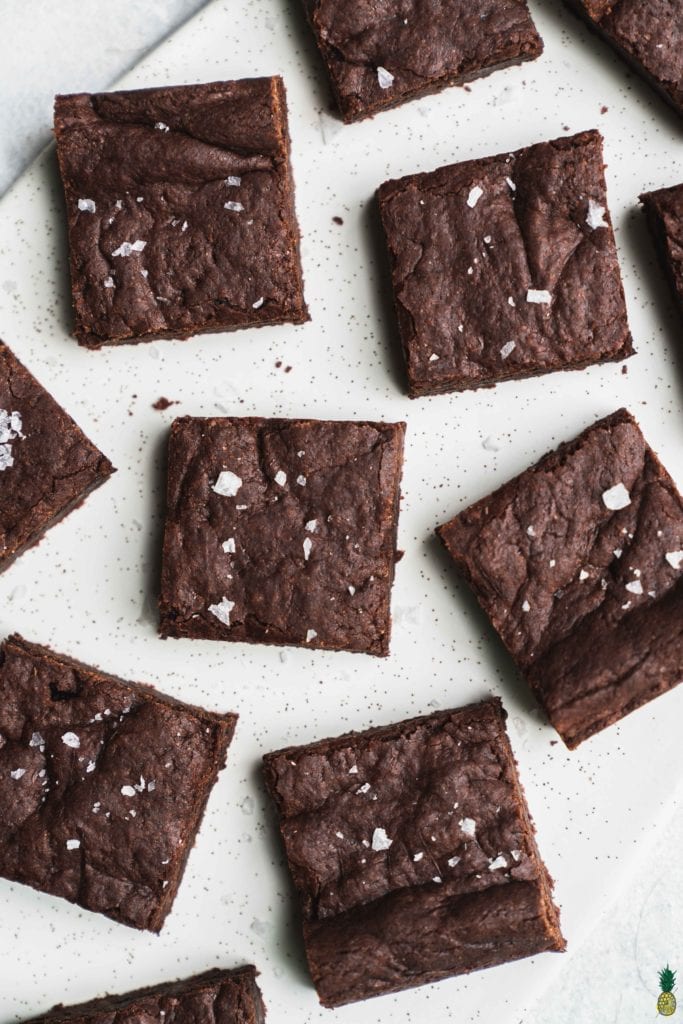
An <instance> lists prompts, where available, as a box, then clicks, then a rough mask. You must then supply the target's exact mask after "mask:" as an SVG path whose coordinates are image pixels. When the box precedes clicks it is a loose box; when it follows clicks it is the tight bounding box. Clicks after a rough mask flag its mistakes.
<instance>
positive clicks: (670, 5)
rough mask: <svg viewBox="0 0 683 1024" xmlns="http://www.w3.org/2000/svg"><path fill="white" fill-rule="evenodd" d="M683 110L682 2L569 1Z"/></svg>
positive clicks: (674, 0)
mask: <svg viewBox="0 0 683 1024" xmlns="http://www.w3.org/2000/svg"><path fill="white" fill-rule="evenodd" d="M565 3H566V4H567V6H568V7H569V8H570V9H571V10H572V11H574V13H575V14H578V15H579V17H580V18H582V19H583V20H584V21H585V22H586V23H587V24H588V25H589V26H590V27H591V28H592V29H594V31H596V32H597V33H598V35H600V36H602V38H603V39H604V40H605V41H606V42H607V43H609V45H610V46H611V47H612V49H613V50H616V52H617V53H618V54H619V55H620V56H621V57H623V58H624V59H625V60H626V61H628V63H629V64H630V65H631V67H632V68H633V69H634V70H635V71H636V72H637V73H638V74H639V75H641V77H642V78H644V79H645V80H646V81H647V82H649V83H650V85H651V86H653V88H655V89H656V90H657V92H658V93H659V94H660V96H662V97H663V98H664V99H665V100H666V102H667V103H669V104H670V105H671V106H672V107H673V108H674V110H675V111H676V112H677V113H678V114H683V0H565Z"/></svg>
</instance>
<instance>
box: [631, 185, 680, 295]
mask: <svg viewBox="0 0 683 1024" xmlns="http://www.w3.org/2000/svg"><path fill="white" fill-rule="evenodd" d="M640 201H641V203H642V204H643V207H644V208H645V215H646V217H647V223H648V227H649V229H650V232H651V234H652V237H653V239H654V242H655V245H656V247H657V252H658V254H659V258H660V261H661V265H662V267H663V269H664V273H665V274H666V277H667V279H668V281H669V283H670V285H671V287H672V289H673V293H674V295H675V297H676V299H677V300H678V305H679V307H680V309H681V312H682V313H683V184H681V185H673V186H672V187H670V188H661V189H657V190H656V191H654V192H644V193H643V194H642V195H641V196H640Z"/></svg>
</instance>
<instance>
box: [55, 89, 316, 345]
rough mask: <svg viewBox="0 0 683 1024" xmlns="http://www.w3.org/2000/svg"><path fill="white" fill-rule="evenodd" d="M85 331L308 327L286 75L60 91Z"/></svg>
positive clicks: (155, 334) (129, 333) (74, 266)
mask: <svg viewBox="0 0 683 1024" xmlns="http://www.w3.org/2000/svg"><path fill="white" fill-rule="evenodd" d="M55 134H56V137H57V155H58V157H59V165H60V168H61V174H62V180H63V183H64V192H65V196H66V210H67V219H68V226H69V245H70V249H71V282H72V292H73V304H74V310H75V317H76V324H75V334H76V337H77V338H78V340H79V341H80V342H81V343H82V344H84V345H87V346H90V347H92V348H98V347H99V346H100V345H105V344H115V343H121V342H126V341H145V340H151V339H153V338H161V337H173V338H188V337H190V335H192V334H198V333H202V332H215V331H226V330H231V329H233V328H237V327H257V326H263V325H265V324H280V323H285V322H287V323H303V322H304V321H306V320H308V312H307V309H306V304H305V302H304V297H303V283H302V276H301V264H300V259H299V229H298V226H297V222H296V215H295V211H294V184H293V180H292V173H291V169H290V164H289V135H288V129H287V106H286V98H285V89H284V85H283V82H282V79H281V78H277V77H276V78H256V79H247V80H244V81H239V82H216V83H213V84H211V85H187V86H176V87H173V88H161V89H142V90H137V91H135V92H118V93H97V94H95V95H87V94H85V93H81V94H78V95H74V96H58V97H57V99H56V103H55Z"/></svg>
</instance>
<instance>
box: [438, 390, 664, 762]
mask: <svg viewBox="0 0 683 1024" xmlns="http://www.w3.org/2000/svg"><path fill="white" fill-rule="evenodd" d="M437 532H438V534H439V536H440V537H441V540H442V541H443V543H444V544H445V546H446V549H447V550H448V552H449V553H450V554H451V556H452V557H453V559H454V560H455V563H456V565H457V566H458V568H459V569H460V570H461V572H462V573H463V575H464V576H465V578H466V579H467V580H468V582H469V583H470V585H471V586H472V588H473V590H474V593H475V595H476V597H477V599H478V601H479V603H480V604H481V606H482V608H483V609H484V611H485V612H486V614H487V616H488V617H489V618H490V620H491V622H492V623H493V626H494V628H495V629H496V630H497V632H498V633H499V635H500V637H501V639H502V641H503V643H504V644H505V646H506V647H507V649H508V651H509V652H510V654H511V655H512V657H513V659H514V661H515V662H516V664H517V666H518V667H519V669H520V671H521V673H522V675H523V676H524V677H525V678H526V679H527V681H528V682H529V684H530V686H531V688H532V690H533V691H534V693H535V695H536V697H537V698H538V700H539V702H540V703H541V704H542V706H543V707H544V709H545V711H546V713H547V715H548V718H549V719H550V721H551V722H552V724H553V725H554V727H555V728H556V729H557V731H558V732H559V734H560V736H561V737H562V739H563V740H564V742H565V743H566V744H567V746H568V747H569V748H570V749H571V748H574V747H577V746H578V745H579V743H582V742H583V741H584V740H586V739H588V737H589V736H592V735H593V734H594V733H597V732H599V731H600V730H601V729H604V728H606V727H607V726H608V725H611V724H612V723H613V722H616V721H618V720H619V719H620V718H622V717H623V716H624V715H627V714H628V713H629V712H631V711H633V710H635V709H636V708H638V707H640V705H641V704H645V703H646V702H647V701H649V700H652V699H653V698H654V697H657V696H658V695H659V694H660V693H665V692H666V691H667V690H670V689H671V688H672V687H674V686H675V685H676V684H677V683H678V682H680V681H681V678H683V500H682V499H681V495H680V494H679V492H678V491H677V490H676V486H675V484H674V482H673V480H672V479H671V477H670V476H669V475H668V473H667V472H666V470H665V469H664V468H663V467H662V465H661V463H660V462H659V460H658V458H657V456H656V455H655V453H654V452H653V451H652V449H651V448H649V447H648V445H647V443H646V441H645V438H644V437H643V435H642V433H641V431H640V428H639V426H638V424H637V423H636V421H635V419H634V418H633V416H631V414H630V413H628V412H627V411H626V410H625V409H621V410H619V411H618V412H616V413H614V414H613V415H612V416H608V417H607V418H606V419H603V420H600V421H599V422H598V423H596V424H595V425H594V426H592V427H589V428H588V430H586V431H584V433H582V434H581V435H580V436H579V437H578V438H577V439H576V440H575V441H572V442H571V443H569V444H564V445H562V446H561V447H560V448H558V449H557V451H555V452H551V453H550V454H549V455H546V456H545V458H543V459H541V461H540V462H539V463H537V465H535V466H533V467H532V468H531V469H528V470H527V471H526V472H525V473H522V474H521V476H518V477H516V478H515V479H514V480H511V481H510V482H509V483H507V484H505V485H504V486H503V487H501V488H500V489H499V490H497V491H496V492H495V493H494V494H492V495H491V496H490V497H488V498H484V499H483V500H482V501H479V502H477V503H476V504H475V505H472V507H471V508H469V509H466V510H465V511H464V512H461V513H460V515H458V516H457V517H456V518H455V519H453V520H452V522H450V523H447V524H446V525H445V526H442V527H440V528H439V530H438V531H437Z"/></svg>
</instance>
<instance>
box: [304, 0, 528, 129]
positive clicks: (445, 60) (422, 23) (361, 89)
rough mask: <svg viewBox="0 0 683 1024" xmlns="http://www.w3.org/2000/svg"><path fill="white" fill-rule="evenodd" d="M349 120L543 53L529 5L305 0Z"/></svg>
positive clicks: (471, 0) (511, 0) (510, 0)
mask: <svg viewBox="0 0 683 1024" xmlns="http://www.w3.org/2000/svg"><path fill="white" fill-rule="evenodd" d="M303 2H304V6H305V9H306V13H307V15H308V20H309V22H310V25H311V28H312V29H313V33H314V35H315V40H316V43H317V45H318V49H319V50H320V54H321V56H322V58H323V61H324V62H325V66H326V68H327V73H328V75H329V77H330V81H331V83H332V89H333V91H334V95H335V98H336V101H337V105H338V107H339V109H340V111H341V114H342V117H343V119H344V121H346V122H351V121H359V120H361V119H362V118H365V117H370V116H371V115H373V114H376V113H378V112H379V111H381V110H384V109H386V108H388V107H395V106H397V105H398V104H399V103H404V102H405V101H406V100H409V99H413V98H415V97H418V96H424V95H426V94H428V93H433V92H438V91H439V90H441V89H444V88H446V86H449V85H462V84H464V83H465V82H469V81H472V80H473V79H475V78H481V77H483V76H485V75H489V74H491V72H493V71H498V70H500V69H501V68H505V67H509V66H510V65H513V64H521V63H522V62H523V61H527V60H534V59H535V58H536V57H538V56H539V55H540V54H541V52H542V50H543V43H542V42H541V39H540V36H539V35H538V32H537V31H536V28H535V26H534V23H533V21H532V20H531V15H530V14H529V8H528V6H527V3H526V0H450V2H449V3H444V2H443V0H400V2H399V3H396V2H395V0H373V3H370V4H369V3H367V2H361V3H358V0H303Z"/></svg>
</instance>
